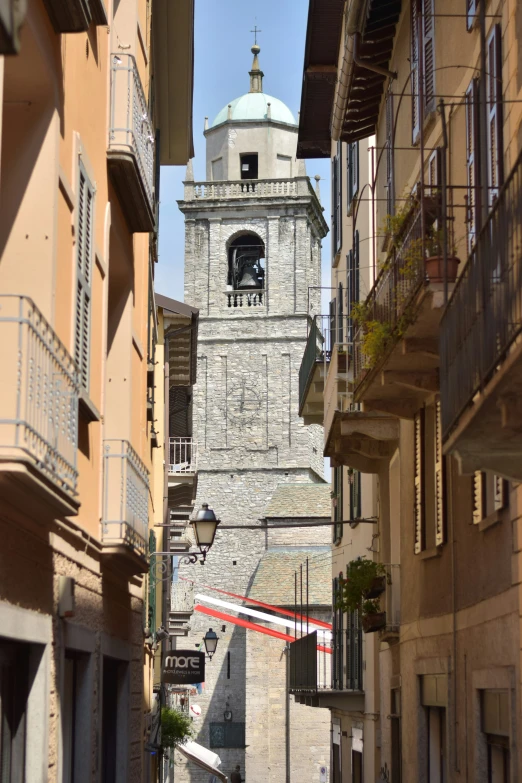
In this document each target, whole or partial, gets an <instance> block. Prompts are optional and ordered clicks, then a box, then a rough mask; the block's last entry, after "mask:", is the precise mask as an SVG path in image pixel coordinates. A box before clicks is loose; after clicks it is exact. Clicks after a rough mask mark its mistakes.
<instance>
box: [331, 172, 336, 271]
mask: <svg viewBox="0 0 522 783" xmlns="http://www.w3.org/2000/svg"><path fill="white" fill-rule="evenodd" d="M336 252H337V157H335V158H334V159H333V160H332V259H334V258H335V254H336Z"/></svg>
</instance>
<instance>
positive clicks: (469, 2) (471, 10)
mask: <svg viewBox="0 0 522 783" xmlns="http://www.w3.org/2000/svg"><path fill="white" fill-rule="evenodd" d="M476 13H477V0H466V17H467V26H468V30H471V29H472V28H473V23H474V21H475V16H476Z"/></svg>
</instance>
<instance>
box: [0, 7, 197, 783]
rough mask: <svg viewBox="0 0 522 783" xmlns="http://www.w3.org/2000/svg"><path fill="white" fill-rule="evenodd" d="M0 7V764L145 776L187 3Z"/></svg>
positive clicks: (187, 72) (183, 146)
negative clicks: (158, 305)
mask: <svg viewBox="0 0 522 783" xmlns="http://www.w3.org/2000/svg"><path fill="white" fill-rule="evenodd" d="M0 18H1V22H2V25H1V26H2V35H1V36H0V40H1V42H2V43H1V46H2V53H4V54H5V56H2V57H1V58H0V74H1V76H0V85H1V87H0V93H1V97H2V118H1V125H0V138H1V159H0V204H1V207H0V213H1V217H0V330H1V332H2V335H1V339H0V343H1V346H2V347H1V349H0V355H1V360H2V367H3V369H2V381H1V382H0V399H1V410H2V413H1V423H0V507H1V514H0V516H1V525H2V534H3V541H4V546H3V547H2V553H1V554H0V559H1V562H2V565H1V568H0V629H1V630H0V669H1V681H0V689H1V697H0V702H1V710H2V730H1V731H2V733H1V737H2V743H1V750H0V758H1V766H2V774H3V775H4V777H5V779H6V781H15V780H28V781H29V780H30V781H35V783H36V782H37V781H42V782H43V781H51V780H52V781H64V782H65V781H73V780H74V781H111V783H112V781H131V780H132V781H141V780H154V779H155V777H154V776H155V769H154V767H155V761H154V760H153V759H152V757H151V755H150V754H149V753H147V752H146V751H145V748H144V738H146V735H147V731H148V728H147V727H148V726H149V723H150V721H149V717H148V713H149V712H150V709H151V696H152V676H153V675H152V670H153V654H152V651H151V650H150V648H149V647H147V646H146V645H145V643H144V638H145V637H144V630H145V629H146V617H145V615H146V598H147V586H148V585H147V583H146V579H144V576H145V575H146V574H147V572H148V570H149V558H148V554H149V535H150V530H149V528H150V526H151V525H152V522H153V515H154V514H155V512H156V508H158V507H159V508H161V506H162V499H163V488H162V487H161V490H160V491H158V490H157V486H156V483H155V476H154V466H153V462H154V460H153V455H154V453H155V450H156V449H157V448H159V447H163V445H164V444H163V442H160V440H159V438H158V426H157V422H158V420H159V419H161V417H162V415H163V407H164V398H163V394H164V387H163V385H162V384H159V387H156V388H154V387H155V385H156V384H155V382H154V370H153V364H152V362H153V357H152V346H153V344H154V342H155V339H156V335H157V330H156V319H155V314H154V313H155V311H154V299H153V287H152V281H153V277H154V265H155V263H156V261H157V211H158V210H157V205H158V198H159V192H158V188H159V166H160V163H162V164H167V165H169V164H174V163H179V164H181V163H186V161H187V160H188V158H189V156H190V154H191V151H192V136H191V93H192V42H193V31H192V18H193V7H192V3H191V2H181V3H176V5H175V8H172V7H170V8H169V7H167V4H165V3H162V2H159V1H158V2H147V0H122V2H119V3H113V2H108V3H105V2H104V1H103V0H91V2H79V1H78V2H76V0H71V2H68V3H67V4H63V3H59V2H54V1H53V0H46V1H45V2H43V0H29V2H27V3H9V2H8V3H2V8H1V9H0ZM174 50H175V51H176V54H175V55H173V56H172V59H169V57H170V56H169V51H172V52H174ZM15 52H18V53H16V54H15ZM177 58H179V59H177ZM176 67H178V68H179V71H178V73H179V79H178V81H177V84H176V86H175V88H172V89H171V90H169V87H168V83H169V82H168V79H167V78H166V75H165V69H168V68H170V69H173V68H176ZM160 130H161V137H162V145H161V151H160V148H159V144H158V138H159V131H160Z"/></svg>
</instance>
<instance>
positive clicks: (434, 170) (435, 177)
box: [428, 147, 442, 196]
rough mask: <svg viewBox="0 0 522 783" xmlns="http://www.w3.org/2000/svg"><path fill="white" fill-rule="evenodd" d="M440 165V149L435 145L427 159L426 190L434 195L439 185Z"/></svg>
mask: <svg viewBox="0 0 522 783" xmlns="http://www.w3.org/2000/svg"><path fill="white" fill-rule="evenodd" d="M441 167H442V150H441V148H440V147H436V148H435V149H434V150H433V152H432V153H431V155H430V157H429V159H428V188H429V190H428V192H429V194H430V196H434V195H435V192H436V189H437V188H438V187H439V186H440V180H441Z"/></svg>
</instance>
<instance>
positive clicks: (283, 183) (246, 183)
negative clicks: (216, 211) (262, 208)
mask: <svg viewBox="0 0 522 783" xmlns="http://www.w3.org/2000/svg"><path fill="white" fill-rule="evenodd" d="M184 185H185V201H203V200H204V201H230V200H231V199H234V200H235V199H264V198H277V197H283V198H287V197H288V196H294V197H297V196H307V197H310V196H313V198H314V199H316V198H317V197H316V195H315V191H314V189H313V187H312V186H311V184H310V180H309V179H308V177H292V178H291V179H238V180H223V181H220V182H196V183H194V182H185V183H184Z"/></svg>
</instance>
